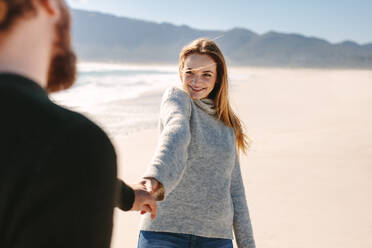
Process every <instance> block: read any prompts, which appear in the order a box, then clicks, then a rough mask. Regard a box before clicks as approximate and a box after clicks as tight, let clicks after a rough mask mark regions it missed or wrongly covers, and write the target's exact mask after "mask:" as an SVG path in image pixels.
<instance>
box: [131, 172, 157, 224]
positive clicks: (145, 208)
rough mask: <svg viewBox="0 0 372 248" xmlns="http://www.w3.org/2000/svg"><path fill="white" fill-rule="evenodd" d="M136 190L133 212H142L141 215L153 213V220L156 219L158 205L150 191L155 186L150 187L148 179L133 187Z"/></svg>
mask: <svg viewBox="0 0 372 248" xmlns="http://www.w3.org/2000/svg"><path fill="white" fill-rule="evenodd" d="M131 187H132V189H133V190H134V197H135V198H134V199H135V200H134V203H133V206H132V208H131V211H141V214H144V213H146V212H149V213H151V219H155V217H156V211H157V205H156V201H155V199H154V197H153V196H152V195H151V193H150V191H149V189H153V185H152V184H151V185H149V181H148V179H143V180H141V181H140V182H139V183H137V184H134V185H131Z"/></svg>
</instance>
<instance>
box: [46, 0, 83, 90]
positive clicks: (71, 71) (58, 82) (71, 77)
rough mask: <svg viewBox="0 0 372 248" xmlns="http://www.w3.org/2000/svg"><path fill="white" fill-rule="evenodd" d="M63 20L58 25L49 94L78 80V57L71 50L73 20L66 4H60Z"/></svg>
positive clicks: (49, 76)
mask: <svg viewBox="0 0 372 248" xmlns="http://www.w3.org/2000/svg"><path fill="white" fill-rule="evenodd" d="M60 10H61V18H60V21H59V22H58V23H57V24H56V41H55V43H54V45H53V56H52V58H51V61H50V65H49V72H48V82H47V87H46V89H47V91H48V92H49V93H51V92H56V91H59V90H64V89H67V88H69V87H71V86H72V85H73V84H74V82H75V79H76V71H77V70H76V61H77V59H76V55H75V53H74V51H73V50H72V48H71V36H70V26H71V19H70V14H69V11H68V9H67V6H66V4H65V3H64V2H63V1H61V2H60Z"/></svg>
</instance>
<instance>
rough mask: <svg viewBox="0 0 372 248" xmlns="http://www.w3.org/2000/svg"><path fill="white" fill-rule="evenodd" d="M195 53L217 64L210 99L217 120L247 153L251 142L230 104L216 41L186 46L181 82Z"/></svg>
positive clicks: (239, 149)
mask: <svg viewBox="0 0 372 248" xmlns="http://www.w3.org/2000/svg"><path fill="white" fill-rule="evenodd" d="M194 53H197V54H205V55H208V56H210V57H211V58H212V59H213V60H214V61H215V62H216V64H217V79H216V84H215V86H214V89H213V90H212V92H211V93H210V95H209V98H211V99H213V100H214V103H215V106H216V111H217V118H218V119H219V120H221V121H223V122H224V123H225V125H226V126H228V127H231V128H233V129H234V131H235V137H236V147H237V150H238V151H241V152H243V153H246V152H247V150H248V147H249V143H250V142H249V138H248V136H247V135H246V134H245V133H244V130H243V124H242V122H241V121H240V119H239V118H238V116H237V115H236V114H235V113H234V111H233V110H232V108H231V106H230V103H229V97H228V78H227V67H226V62H225V58H224V56H223V54H222V52H221V50H220V49H219V48H218V46H217V45H216V43H215V42H214V41H212V40H210V39H208V38H200V39H197V40H194V41H193V42H191V43H190V44H188V45H186V46H185V47H184V48H183V49H182V51H181V53H180V61H179V74H180V77H181V80H182V71H183V67H184V63H185V59H186V58H187V56H189V55H191V54H194Z"/></svg>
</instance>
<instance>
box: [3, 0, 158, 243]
mask: <svg viewBox="0 0 372 248" xmlns="http://www.w3.org/2000/svg"><path fill="white" fill-rule="evenodd" d="M75 75H76V56H75V54H74V52H73V51H72V49H71V46H70V17H69V11H68V8H67V6H66V4H65V2H64V1H63V0H0V114H1V122H0V137H1V138H0V155H1V156H0V247H2V248H7V247H17V248H20V247H79V248H82V247H89V248H92V247H100V248H101V247H109V246H110V240H111V232H112V225H113V223H112V222H113V209H114V207H115V206H118V207H120V208H121V209H122V210H125V211H127V210H136V211H147V212H151V213H152V216H153V217H155V215H156V205H155V203H154V200H153V198H152V196H151V195H150V194H149V193H148V192H147V191H145V186H144V182H140V183H138V184H136V185H132V186H131V187H130V186H127V185H126V184H125V183H124V182H122V181H120V180H117V179H116V154H115V151H114V148H113V147H112V144H111V142H110V140H109V139H108V137H107V136H106V134H105V133H104V132H103V131H102V130H101V129H100V128H99V127H98V126H96V125H95V124H94V123H92V122H91V121H90V120H88V119H87V118H85V117H84V116H82V115H81V114H78V113H75V112H72V111H69V110H66V109H64V108H62V107H60V106H58V105H56V104H54V103H53V102H51V101H50V100H49V98H48V93H50V92H55V91H58V90H63V89H66V88H68V87H70V86H71V85H72V84H73V82H74V81H75Z"/></svg>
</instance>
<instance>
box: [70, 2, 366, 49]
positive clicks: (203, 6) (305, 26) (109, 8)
mask: <svg viewBox="0 0 372 248" xmlns="http://www.w3.org/2000/svg"><path fill="white" fill-rule="evenodd" d="M67 2H68V3H69V5H70V6H71V7H73V8H78V9H86V10H95V11H100V12H104V13H111V14H115V15H119V16H125V17H133V18H137V19H142V20H149V21H155V22H169V23H173V24H176V25H181V24H186V25H188V26H191V27H193V28H198V29H214V30H226V29H230V28H233V27H243V28H246V29H249V30H251V31H254V32H257V33H259V34H262V33H265V32H268V31H270V30H275V31H278V32H285V33H300V34H303V35H306V36H316V37H319V38H324V39H327V40H329V41H331V42H340V41H344V40H354V41H356V42H358V43H362V44H364V43H370V42H371V43H372V0H213V1H212V0H188V1H179V0H157V1H155V0H106V1H104V0H67Z"/></svg>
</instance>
